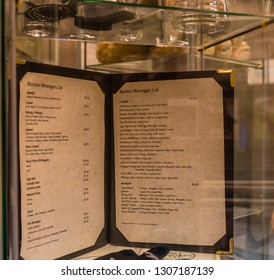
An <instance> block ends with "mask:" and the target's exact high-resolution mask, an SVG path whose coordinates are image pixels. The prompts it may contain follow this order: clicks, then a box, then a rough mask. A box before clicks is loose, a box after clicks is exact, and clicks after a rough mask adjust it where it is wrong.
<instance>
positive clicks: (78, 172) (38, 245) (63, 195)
mask: <svg viewBox="0 0 274 280" xmlns="http://www.w3.org/2000/svg"><path fill="white" fill-rule="evenodd" d="M19 118H20V173H21V176H20V177H21V220H22V245H21V256H22V257H23V258H25V259H55V258H59V257H62V256H64V255H67V254H69V253H73V252H75V251H78V250H81V249H84V248H87V247H89V246H92V245H93V244H94V243H95V241H96V239H97V238H98V236H99V234H100V232H101V231H102V229H103V227H104V141H105V140H104V94H103V93H102V91H101V90H100V88H99V86H98V85H97V83H96V82H93V81H87V80H78V79H72V78H67V77H60V76H53V75H46V74H39V73H27V74H26V75H25V76H24V78H23V79H22V80H21V82H20V116H19Z"/></svg>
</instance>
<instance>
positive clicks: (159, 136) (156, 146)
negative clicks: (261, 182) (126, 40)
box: [114, 78, 226, 246]
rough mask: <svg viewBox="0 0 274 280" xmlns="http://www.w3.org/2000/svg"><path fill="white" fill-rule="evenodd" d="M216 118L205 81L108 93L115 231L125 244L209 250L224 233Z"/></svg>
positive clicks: (211, 87)
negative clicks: (111, 99)
mask: <svg viewBox="0 0 274 280" xmlns="http://www.w3.org/2000/svg"><path fill="white" fill-rule="evenodd" d="M223 114H224V111H223V89H222V87H221V86H220V85H219V84H218V83H217V82H216V81H215V80H214V79H213V78H193V79H178V80H166V81H146V82H128V83H126V84H124V85H123V87H121V88H120V89H119V90H118V91H117V93H116V94H114V127H115V130H114V136H115V173H116V174H115V188H116V190H115V194H116V227H117V228H118V229H119V231H120V232H121V233H122V234H123V235H124V236H125V238H126V239H127V240H128V241H131V242H151V243H165V244H183V245H204V246H212V245H214V244H215V243H216V242H217V241H219V240H220V239H221V238H222V237H223V236H224V235H225V233H226V218H225V213H226V209H225V167H224V164H225V158H224V117H223Z"/></svg>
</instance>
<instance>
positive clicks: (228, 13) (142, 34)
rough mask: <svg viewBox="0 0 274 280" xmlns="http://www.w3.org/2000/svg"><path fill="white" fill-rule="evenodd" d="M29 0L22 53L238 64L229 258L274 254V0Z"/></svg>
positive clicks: (22, 18)
mask: <svg viewBox="0 0 274 280" xmlns="http://www.w3.org/2000/svg"><path fill="white" fill-rule="evenodd" d="M22 2H27V3H22ZM28 2H32V1H21V5H19V6H18V7H17V11H16V17H17V19H16V56H17V60H18V61H19V62H20V61H30V62H38V63H44V64H51V65H59V66H65V67H69V68H77V69H84V70H93V71H98V72H100V73H135V72H141V73H142V72H170V71H204V70H217V69H218V70H220V69H222V70H223V71H226V70H233V73H234V75H233V77H234V79H233V84H234V102H232V103H231V104H228V105H227V108H226V109H227V111H228V113H231V116H233V117H231V119H230V125H231V127H232V128H233V131H234V135H233V138H232V139H231V141H233V144H234V150H233V151H231V153H232V154H233V156H234V168H233V169H234V170H233V172H234V180H233V186H234V253H233V255H231V256H222V257H221V258H235V259H237V258H242V259H274V239H273V236H274V184H273V182H274V173H273V165H274V156H273V154H274V153H273V148H274V138H273V127H274V126H273V120H274V114H273V106H272V105H273V103H274V96H273V94H272V93H273V84H274V81H273V73H272V72H273V61H274V51H273V46H274V39H273V36H272V34H273V32H274V25H273V22H274V13H273V12H272V9H273V7H272V1H268V0H265V1H262V0H258V1H252V3H250V1H245V0H228V1H212V2H221V3H222V5H221V6H218V8H219V9H217V8H216V9H215V10H209V9H208V8H207V6H203V7H202V8H201V7H199V6H196V7H190V8H184V7H183V8H182V7H180V6H173V4H172V5H171V4H170V3H174V2H175V1H147V2H146V1H135V2H136V3H137V4H132V3H131V1H128V2H130V3H124V2H127V1H117V2H116V1H91V0H90V1H88V0H87V1H51V5H52V6H44V9H43V10H42V9H41V10H39V9H38V12H37V10H36V12H37V13H32V12H33V10H31V9H35V8H37V7H35V6H32V5H28V4H29V3H28ZM33 2H35V1H33ZM48 2H50V1H48ZM53 2H58V5H59V6H58V7H61V10H62V11H63V14H62V13H57V15H56V13H55V12H53V11H52V10H51V8H53V7H55V6H53V5H57V4H56V3H54V4H53ZM148 2H149V4H147V3H148ZM152 2H153V3H152ZM155 2H156V3H155ZM204 2H205V3H208V2H209V1H208V0H205V1H204ZM39 13H44V14H42V15H43V16H46V17H48V18H50V16H52V14H54V15H55V18H54V19H53V20H44V19H41V14H39ZM35 15H36V17H37V15H38V19H37V18H35V17H34V16H35ZM2 71H3V69H2ZM1 76H2V75H1Z"/></svg>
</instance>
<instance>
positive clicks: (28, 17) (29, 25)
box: [20, 0, 76, 37]
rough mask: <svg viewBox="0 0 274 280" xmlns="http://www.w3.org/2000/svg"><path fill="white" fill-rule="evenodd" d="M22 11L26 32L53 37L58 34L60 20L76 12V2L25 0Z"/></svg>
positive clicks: (23, 25) (24, 30)
mask: <svg viewBox="0 0 274 280" xmlns="http://www.w3.org/2000/svg"><path fill="white" fill-rule="evenodd" d="M20 13H21V14H22V15H23V17H22V31H23V32H24V33H26V34H27V35H30V36H33V37H51V36H54V35H55V34H56V32H57V30H58V26H59V21H60V20H62V19H65V18H68V17H73V16H74V15H75V14H76V4H75V1H67V0H66V1H65V0H23V1H22V5H21V6H20Z"/></svg>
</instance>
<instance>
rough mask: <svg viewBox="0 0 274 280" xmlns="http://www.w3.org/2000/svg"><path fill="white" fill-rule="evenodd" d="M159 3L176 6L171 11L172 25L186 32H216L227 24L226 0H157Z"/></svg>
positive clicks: (220, 30) (223, 28)
mask: <svg viewBox="0 0 274 280" xmlns="http://www.w3.org/2000/svg"><path fill="white" fill-rule="evenodd" d="M159 4H160V5H162V6H171V7H175V8H178V9H176V10H175V11H174V12H173V13H172V25H173V27H174V28H175V29H176V30H178V31H180V32H184V33H187V34H196V33H206V34H216V33H219V32H222V31H223V30H225V28H226V27H227V25H228V24H229V20H228V16H227V3H226V0H173V1H172V0H159ZM180 9H182V10H180Z"/></svg>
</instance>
